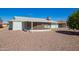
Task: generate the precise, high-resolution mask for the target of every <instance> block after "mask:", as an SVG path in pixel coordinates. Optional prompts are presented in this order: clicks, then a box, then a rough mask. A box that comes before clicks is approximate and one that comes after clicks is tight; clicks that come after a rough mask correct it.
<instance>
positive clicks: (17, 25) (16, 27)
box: [13, 22, 22, 30]
mask: <svg viewBox="0 0 79 59" xmlns="http://www.w3.org/2000/svg"><path fill="white" fill-rule="evenodd" d="M13 30H22V22H13Z"/></svg>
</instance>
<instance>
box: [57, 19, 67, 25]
mask: <svg viewBox="0 0 79 59" xmlns="http://www.w3.org/2000/svg"><path fill="white" fill-rule="evenodd" d="M57 23H58V24H66V21H62V20H60V21H57Z"/></svg>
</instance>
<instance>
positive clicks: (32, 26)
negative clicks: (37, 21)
mask: <svg viewBox="0 0 79 59" xmlns="http://www.w3.org/2000/svg"><path fill="white" fill-rule="evenodd" d="M31 30H33V22H31Z"/></svg>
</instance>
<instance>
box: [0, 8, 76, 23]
mask: <svg viewBox="0 0 79 59" xmlns="http://www.w3.org/2000/svg"><path fill="white" fill-rule="evenodd" d="M75 10H76V9H75V8H0V17H1V18H2V20H3V21H4V22H7V21H8V20H10V19H11V18H12V17H13V16H27V17H36V18H46V17H47V16H51V17H52V20H56V21H57V20H67V17H68V16H69V15H70V14H71V13H72V12H73V11H75Z"/></svg>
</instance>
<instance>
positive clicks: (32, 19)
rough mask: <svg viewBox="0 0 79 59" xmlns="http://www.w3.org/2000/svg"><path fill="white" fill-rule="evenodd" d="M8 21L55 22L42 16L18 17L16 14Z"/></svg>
mask: <svg viewBox="0 0 79 59" xmlns="http://www.w3.org/2000/svg"><path fill="white" fill-rule="evenodd" d="M10 21H22V22H24V21H28V22H50V23H56V22H55V21H52V20H47V19H44V18H32V17H18V16H15V17H14V18H13V19H12V20H10Z"/></svg>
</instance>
